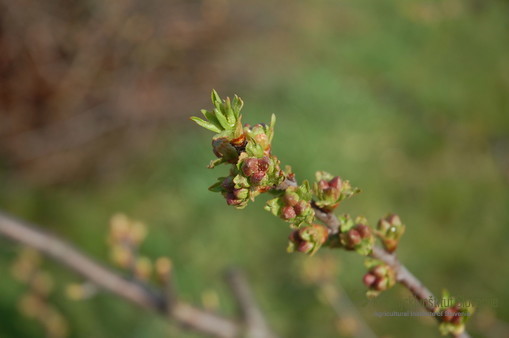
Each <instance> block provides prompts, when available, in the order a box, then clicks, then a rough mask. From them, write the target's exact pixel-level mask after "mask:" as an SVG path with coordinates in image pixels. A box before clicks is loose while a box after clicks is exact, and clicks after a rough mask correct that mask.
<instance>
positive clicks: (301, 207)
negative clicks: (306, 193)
mask: <svg viewBox="0 0 509 338" xmlns="http://www.w3.org/2000/svg"><path fill="white" fill-rule="evenodd" d="M308 206H309V205H308V203H306V202H305V201H300V202H298V203H297V204H296V205H295V206H294V207H293V209H294V210H295V213H296V214H297V215H298V216H300V215H302V213H303V212H304V211H305V210H306V209H307V208H308Z"/></svg>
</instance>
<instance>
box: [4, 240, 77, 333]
mask: <svg viewBox="0 0 509 338" xmlns="http://www.w3.org/2000/svg"><path fill="white" fill-rule="evenodd" d="M40 265H41V258H40V256H39V254H38V253H37V252H36V251H34V250H32V249H24V250H23V251H21V252H20V254H19V256H18V257H17V259H16V260H15V261H14V263H13V265H12V267H11V269H12V273H13V275H14V277H15V278H16V279H17V280H18V281H20V282H22V283H24V284H25V285H26V286H27V288H26V292H25V293H24V294H23V295H22V296H21V297H20V299H19V301H18V309H19V311H20V312H21V313H22V314H23V315H24V316H26V317H27V318H31V319H34V320H36V321H37V322H39V323H40V324H41V325H42V326H43V327H44V329H45V330H46V336H48V337H56V338H60V337H61V338H64V337H67V336H68V333H69V327H68V323H67V320H66V319H65V317H64V316H63V314H62V312H61V311H60V310H59V309H57V308H56V307H55V306H53V305H52V304H51V303H50V302H49V301H48V299H49V298H50V297H51V295H52V293H53V289H54V284H55V282H54V279H53V277H52V276H51V274H49V273H48V272H46V271H44V270H43V269H42V268H41V266H40Z"/></svg>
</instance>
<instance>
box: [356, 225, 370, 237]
mask: <svg viewBox="0 0 509 338" xmlns="http://www.w3.org/2000/svg"><path fill="white" fill-rule="evenodd" d="M355 229H356V230H357V231H358V232H359V235H360V236H361V237H362V238H363V239H364V238H368V237H370V236H371V230H370V229H369V227H368V226H367V225H365V224H357V225H356V226H355Z"/></svg>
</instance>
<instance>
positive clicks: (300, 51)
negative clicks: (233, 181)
mask: <svg viewBox="0 0 509 338" xmlns="http://www.w3.org/2000/svg"><path fill="white" fill-rule="evenodd" d="M508 10H509V4H508V3H507V1H496V0H490V1H478V0H465V1H461V0H427V1H424V0H416V1H406V0H385V1H379V0H376V1H375V0H371V1H369V0H361V1H281V2H277V3H271V2H262V1H245V2H244V1H243V2H236V1H231V0H194V1H183V0H182V1H179V0H172V1H158V0H151V1H145V2H141V1H139V2H136V1H128V0H122V1H115V2H112V3H102V2H96V1H93V0H89V1H77V2H73V3H69V2H66V1H57V0H52V1H48V2H37V1H35V0H23V1H19V2H8V1H0V104H1V106H0V208H1V209H2V210H3V211H6V212H9V213H11V214H13V215H17V216H18V217H20V218H23V219H26V220H29V221H32V222H34V223H37V224H40V225H41V226H43V227H44V228H46V229H48V230H50V231H52V232H55V233H57V234H59V235H60V236H61V237H63V238H66V239H67V240H69V241H70V242H72V243H74V244H75V245H76V246H78V247H80V248H81V249H83V250H84V251H85V252H87V253H89V254H90V255H91V256H93V257H95V258H97V259H98V260H100V261H104V262H107V261H108V244H107V241H106V236H107V233H108V222H109V219H110V217H111V216H112V215H113V214H114V213H116V212H123V213H125V214H127V215H128V216H129V217H132V218H134V219H137V220H141V221H143V222H145V223H146V224H147V226H148V229H149V234H148V238H147V240H146V241H145V243H144V244H143V246H142V248H141V250H142V252H143V254H144V255H147V256H149V257H157V256H161V255H166V256H169V257H170V258H171V259H172V260H173V262H174V265H175V278H176V283H177V287H178V290H179V292H180V294H181V296H182V297H183V298H184V299H186V300H188V301H190V302H193V303H195V304H200V303H202V302H203V299H204V298H205V299H207V295H209V297H208V298H210V294H213V295H217V297H218V298H219V304H218V305H217V308H216V309H215V310H216V311H218V312H221V313H224V314H229V315H234V313H235V311H234V306H233V300H232V297H231V295H230V293H229V290H228V288H227V287H226V286H225V284H224V282H223V280H222V271H223V270H224V269H225V268H227V267H228V266H231V265H235V266H239V267H241V268H242V269H243V270H244V271H245V273H246V275H247V276H248V278H249V280H250V283H251V285H252V287H253V289H254V292H255V294H256V297H257V300H258V301H259V303H260V305H261V307H262V309H263V310H264V312H265V314H266V316H267V318H268V320H269V322H270V323H271V325H272V326H273V327H274V329H275V331H276V332H278V333H279V334H280V336H281V337H336V336H344V335H346V336H347V331H348V330H345V325H344V323H343V322H342V321H341V318H337V316H336V314H335V313H334V311H333V309H332V308H331V307H330V306H329V305H328V304H327V303H326V302H324V301H323V299H322V298H323V297H322V298H321V297H317V294H318V287H317V286H316V285H314V284H313V283H308V282H306V280H305V278H303V276H302V273H301V270H302V267H303V264H304V263H308V264H309V262H310V261H311V264H313V263H312V261H313V260H315V261H316V264H320V262H321V259H322V257H324V256H326V257H328V256H329V255H333V256H334V257H335V259H336V260H337V267H338V270H339V273H338V274H337V275H336V274H334V277H333V278H335V282H337V284H338V285H342V287H343V288H344V289H345V290H346V293H347V294H348V295H349V297H350V298H351V299H352V300H353V302H354V304H356V305H358V310H359V311H360V313H361V314H362V318H363V319H364V320H365V321H366V323H367V324H368V325H369V326H370V327H371V328H372V330H373V331H374V332H376V334H377V335H379V336H383V337H409V336H415V337H438V336H440V335H439V333H438V330H437V327H436V323H435V322H433V321H432V320H431V319H429V318H415V317H414V318H412V317H399V318H398V317H386V318H384V317H382V318H378V317H376V316H374V315H373V312H374V311H402V310H404V309H412V310H416V311H417V310H419V307H418V306H412V305H408V304H405V303H404V302H403V301H402V299H404V297H406V296H407V295H408V294H407V293H406V290H404V289H402V288H400V287H395V288H394V289H392V290H390V291H388V292H386V293H384V294H383V295H381V298H380V300H379V301H377V302H376V304H375V305H373V306H363V303H364V295H363V293H364V291H365V290H364V286H363V285H362V283H361V278H362V275H363V273H364V267H363V265H362V259H361V258H359V257H357V256H356V255H354V254H349V253H347V252H342V251H338V252H331V251H328V250H325V249H323V250H321V252H319V253H318V254H317V255H316V256H315V257H312V258H308V257H305V256H304V255H299V254H292V255H289V254H286V252H285V248H286V242H287V236H288V233H289V229H288V228H287V226H286V224H284V223H283V222H281V221H279V220H278V219H276V218H275V217H273V216H271V215H270V214H269V213H267V212H265V211H263V209H262V207H263V203H264V201H262V200H263V199H264V198H263V197H261V198H259V200H258V201H256V202H255V203H252V204H250V205H249V206H248V208H247V209H245V210H242V211H238V210H235V209H234V208H231V207H227V205H226V203H225V202H224V200H223V199H222V197H221V196H219V195H216V194H214V193H211V192H209V191H208V190H207V187H208V186H209V185H211V184H212V183H213V182H214V181H215V178H216V177H218V176H221V175H223V174H224V173H225V172H226V170H227V169H226V168H223V167H218V168H216V169H214V170H208V169H206V168H205V166H206V164H208V161H209V160H210V159H211V158H212V157H213V154H212V153H211V147H210V137H211V134H210V133H209V132H207V131H205V130H203V129H201V128H198V127H197V126H195V125H193V123H192V122H191V121H189V120H188V117H189V116H191V115H196V114H197V113H198V112H199V109H200V108H208V107H210V104H209V101H208V99H209V94H210V90H211V89H212V88H215V89H217V90H218V91H219V93H220V94H221V95H223V96H227V95H228V96H232V95H233V94H234V93H237V94H238V95H240V96H241V97H242V98H243V99H244V102H245V108H244V121H245V122H246V123H257V122H265V121H268V120H269V119H270V115H271V114H272V113H275V114H276V115H277V119H278V120H277V126H276V136H275V140H274V147H273V151H274V153H275V154H276V155H277V156H279V158H280V159H281V161H282V163H283V165H285V164H290V165H292V167H293V169H294V171H295V172H296V174H297V179H300V180H302V179H306V178H307V179H312V178H313V177H314V172H315V171H316V170H326V171H329V172H331V173H334V174H337V175H340V176H341V177H342V178H346V179H349V180H350V181H351V182H352V183H353V185H355V186H358V187H360V188H361V189H362V190H363V193H362V194H360V195H358V196H356V197H355V198H353V199H351V200H348V201H346V202H345V203H343V204H342V205H341V208H340V212H349V213H351V214H353V215H364V216H366V217H368V219H369V220H370V222H371V224H375V223H376V221H377V220H378V218H380V217H382V216H384V215H385V214H387V213H388V212H396V213H398V214H399V215H400V216H401V218H402V220H403V221H404V223H405V224H407V232H406V234H405V236H404V238H403V241H402V243H401V246H400V249H399V256H400V258H401V260H402V261H403V262H404V263H405V264H406V265H407V267H408V268H409V269H411V270H412V271H413V272H414V273H415V274H416V275H417V276H418V277H419V278H421V280H422V281H423V282H424V283H425V284H426V285H427V286H428V287H429V288H430V289H431V290H432V291H433V292H434V293H435V294H440V293H441V290H442V289H443V288H446V289H448V290H449V291H450V292H451V293H452V294H454V295H457V296H460V297H465V298H472V299H496V300H497V304H498V305H493V304H491V305H490V304H479V305H478V307H477V312H476V314H475V317H474V318H473V319H472V321H471V322H470V323H469V325H468V329H469V331H470V332H471V333H472V334H473V335H474V336H479V337H503V336H509V310H508V308H507V306H505V305H506V304H509V290H508V288H507V285H509V264H507V258H508V257H509V245H508V244H509V226H508V225H509V189H508V188H509V42H508V41H509V17H508ZM18 251H19V248H18V247H17V246H16V245H12V244H10V243H8V242H6V241H4V240H2V238H1V237H0V276H1V279H0V337H41V336H44V335H45V333H44V332H45V331H44V328H43V326H41V324H40V323H38V322H37V321H35V320H32V319H30V318H27V317H25V316H24V315H23V314H21V313H20V311H19V310H18V307H19V306H18V303H19V299H20V297H21V295H22V294H23V292H24V290H25V289H26V286H25V285H23V284H22V283H19V282H17V281H16V280H15V279H14V278H13V277H12V274H11V273H10V269H11V268H10V267H11V265H12V261H13V260H14V258H15V257H16V254H17V253H18ZM44 268H45V269H47V270H49V271H50V272H51V274H52V276H53V277H54V279H55V283H56V289H55V291H54V292H53V293H52V295H51V299H50V301H51V302H52V304H53V305H54V306H55V307H56V308H58V309H59V310H60V311H61V313H62V314H63V316H64V318H65V320H66V322H67V325H68V327H69V335H68V336H69V337H97V338H99V337H133V338H134V337H200V335H197V334H195V333H190V332H188V331H183V330H179V329H178V328H176V327H175V326H174V325H172V324H168V323H167V322H165V321H163V320H162V319H160V318H158V317H157V316H156V315H154V314H152V313H146V312H145V311H143V310H140V309H138V308H136V307H134V306H132V305H131V304H128V303H126V302H124V301H123V300H120V299H117V298H116V297H114V296H111V295H109V294H105V293H99V294H97V295H95V296H94V297H92V298H91V299H88V300H83V301H72V300H69V299H67V297H66V295H65V288H66V285H67V284H69V283H73V282H79V281H80V280H79V279H78V278H77V277H76V276H74V275H73V274H71V273H69V272H67V271H65V270H64V269H62V268H60V267H59V266H58V265H56V264H54V263H52V262H50V261H47V262H45V263H44ZM204 295H205V296H204ZM342 323H343V324H342Z"/></svg>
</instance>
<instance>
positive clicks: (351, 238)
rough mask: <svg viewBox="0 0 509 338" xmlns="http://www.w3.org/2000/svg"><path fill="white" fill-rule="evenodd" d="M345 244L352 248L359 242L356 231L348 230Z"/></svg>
mask: <svg viewBox="0 0 509 338" xmlns="http://www.w3.org/2000/svg"><path fill="white" fill-rule="evenodd" d="M346 238H347V244H348V246H349V247H352V248H353V247H354V246H356V245H357V244H359V243H360V242H361V240H362V239H361V235H360V234H359V232H358V231H357V230H356V229H350V231H348V233H347V237H346Z"/></svg>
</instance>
